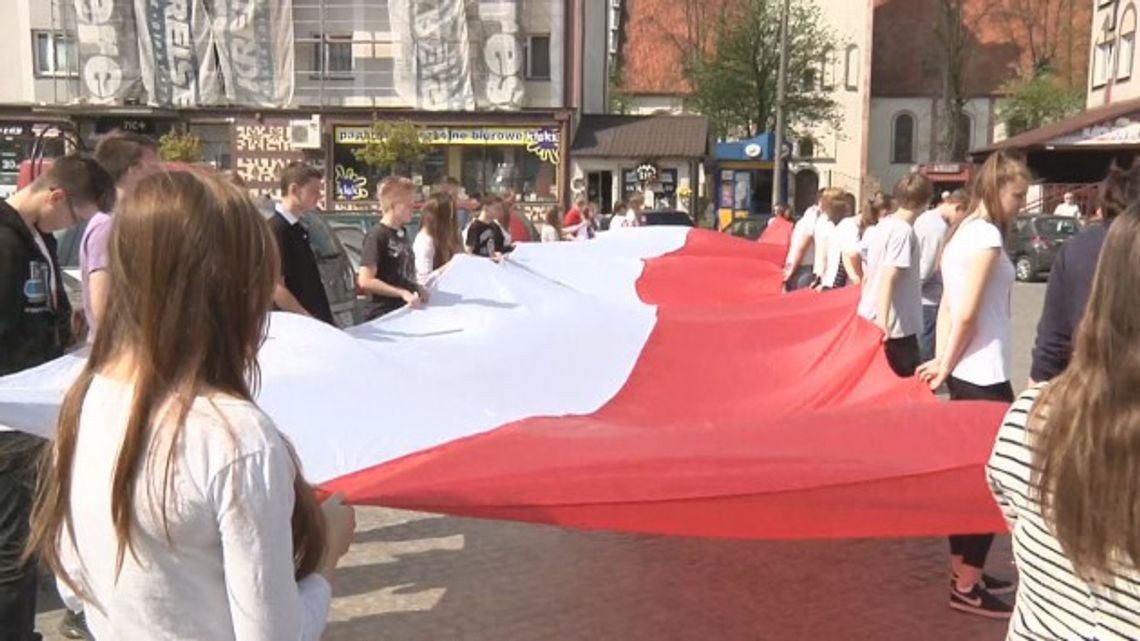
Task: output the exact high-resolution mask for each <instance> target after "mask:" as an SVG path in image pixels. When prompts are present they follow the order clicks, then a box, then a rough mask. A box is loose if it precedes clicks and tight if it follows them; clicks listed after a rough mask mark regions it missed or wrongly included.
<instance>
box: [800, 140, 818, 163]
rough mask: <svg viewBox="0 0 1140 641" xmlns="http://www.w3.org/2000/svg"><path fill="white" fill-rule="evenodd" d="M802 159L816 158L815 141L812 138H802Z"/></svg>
mask: <svg viewBox="0 0 1140 641" xmlns="http://www.w3.org/2000/svg"><path fill="white" fill-rule="evenodd" d="M797 155H798V156H799V157H800V158H814V157H815V141H814V140H812V139H811V137H810V136H807V137H805V138H800V142H799V153H798V154H797Z"/></svg>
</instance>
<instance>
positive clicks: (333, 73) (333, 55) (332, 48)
mask: <svg viewBox="0 0 1140 641" xmlns="http://www.w3.org/2000/svg"><path fill="white" fill-rule="evenodd" d="M314 38H316V39H317V42H315V43H314V44H313V69H315V70H316V75H318V76H320V77H323V78H334V77H341V78H343V77H346V76H351V75H352V71H353V62H352V36H332V35H326V36H323V37H322V36H319V35H318V36H314Z"/></svg>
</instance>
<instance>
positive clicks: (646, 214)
mask: <svg viewBox="0 0 1140 641" xmlns="http://www.w3.org/2000/svg"><path fill="white" fill-rule="evenodd" d="M641 217H642V220H643V221H644V223H643V224H645V225H646V226H651V225H680V226H682V227H692V226H693V218H692V216H689V214H688V213H687V212H683V211H681V210H679V209H664V210H660V211H657V210H654V211H643V212H641Z"/></svg>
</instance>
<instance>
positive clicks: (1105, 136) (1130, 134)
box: [970, 99, 1140, 156]
mask: <svg viewBox="0 0 1140 641" xmlns="http://www.w3.org/2000/svg"><path fill="white" fill-rule="evenodd" d="M1133 147H1140V99H1135V100H1125V101H1121V102H1116V103H1111V104H1108V105H1104V106H1101V107H1096V108H1093V109H1089V110H1087V111H1084V112H1081V113H1079V114H1077V115H1075V116H1072V117H1070V118H1066V119H1064V120H1060V121H1057V122H1055V123H1052V124H1049V125H1045V126H1044V127H1039V128H1037V129H1033V130H1031V131H1026V132H1024V133H1020V134H1018V135H1016V136H1013V137H1012V138H1006V139H1005V140H1002V141H999V142H996V143H994V144H992V145H990V146H988V147H983V148H981V149H975V150H972V151H971V152H970V155H971V156H983V155H986V154H989V153H992V152H995V151H1000V150H1020V151H1032V150H1037V149H1097V150H1111V149H1126V148H1133Z"/></svg>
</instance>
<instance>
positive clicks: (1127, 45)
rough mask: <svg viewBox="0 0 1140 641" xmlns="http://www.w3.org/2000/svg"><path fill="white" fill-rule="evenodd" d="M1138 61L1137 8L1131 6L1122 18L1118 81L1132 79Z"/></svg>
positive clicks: (1117, 57) (1126, 8) (1117, 56)
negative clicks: (1133, 69)
mask: <svg viewBox="0 0 1140 641" xmlns="http://www.w3.org/2000/svg"><path fill="white" fill-rule="evenodd" d="M1135 59H1136V6H1135V5H1133V4H1129V5H1128V6H1127V7H1125V9H1124V13H1123V14H1122V15H1121V17H1120V50H1119V51H1118V52H1116V79H1117V80H1120V81H1124V80H1128V79H1129V78H1131V77H1132V65H1133V63H1134V62H1135Z"/></svg>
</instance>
